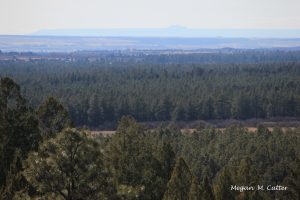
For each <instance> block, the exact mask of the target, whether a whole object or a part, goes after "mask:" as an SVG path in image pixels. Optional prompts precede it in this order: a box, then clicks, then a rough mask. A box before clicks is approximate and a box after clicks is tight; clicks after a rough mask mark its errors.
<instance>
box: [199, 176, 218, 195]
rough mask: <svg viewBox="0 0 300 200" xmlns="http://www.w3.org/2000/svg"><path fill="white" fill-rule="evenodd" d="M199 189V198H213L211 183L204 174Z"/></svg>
mask: <svg viewBox="0 0 300 200" xmlns="http://www.w3.org/2000/svg"><path fill="white" fill-rule="evenodd" d="M200 191H201V200H214V199H215V198H214V192H213V189H212V185H211V183H210V182H209V180H208V177H207V176H205V178H204V179H203V182H202V183H201V185H200Z"/></svg>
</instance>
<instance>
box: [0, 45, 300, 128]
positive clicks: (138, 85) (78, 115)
mask: <svg viewBox="0 0 300 200" xmlns="http://www.w3.org/2000/svg"><path fill="white" fill-rule="evenodd" d="M160 53H161V54H159V53H157V54H154V52H152V53H151V52H150V53H149V52H133V53H131V54H130V52H123V53H122V52H111V53H109V52H98V53H97V52H77V53H73V54H62V55H61V56H62V57H64V56H65V58H66V59H62V57H59V59H54V58H56V57H52V58H53V59H52V60H51V59H50V58H51V54H50V55H48V56H49V57H50V58H49V57H47V59H41V60H29V61H27V62H25V61H22V60H18V59H15V60H2V61H1V62H0V77H1V76H2V77H4V76H8V77H12V78H13V79H14V80H15V81H16V82H17V83H18V84H20V85H21V86H22V90H21V92H22V94H23V95H24V96H25V97H26V98H27V99H28V101H29V103H30V105H31V106H32V107H33V108H36V107H37V106H38V105H39V104H40V103H41V102H43V101H45V100H46V99H47V98H48V97H50V96H53V97H55V98H57V99H58V100H59V101H60V102H62V103H63V105H64V106H65V107H66V108H67V110H68V112H69V114H70V118H71V120H72V121H73V122H74V123H75V125H76V126H83V125H86V126H88V127H92V128H96V129H97V128H99V127H102V128H103V127H104V128H107V127H114V128H115V127H116V126H117V122H118V121H119V120H120V119H121V117H122V116H124V115H131V116H132V117H134V118H135V119H136V120H137V121H138V122H151V121H194V120H226V119H236V120H246V119H272V118H278V119H281V118H299V117H300V64H299V60H300V52H299V51H287V50H281V51H280V50H244V51H242V50H231V49H223V50H220V51H219V52H214V51H212V50H211V51H210V52H208V53H191V54H184V53H181V54H180V53H174V52H172V51H170V52H169V53H168V52H163V53H162V52H160ZM6 54H9V53H6ZM12 55H14V56H17V55H18V53H12ZM19 55H28V56H30V55H31V54H30V53H27V54H26V53H23V54H19ZM33 55H34V54H33ZM100 55H101V56H100ZM52 56H53V55H52ZM56 56H57V55H56ZM98 56H99V58H98V59H97V60H93V61H91V58H93V59H94V58H95V57H98Z"/></svg>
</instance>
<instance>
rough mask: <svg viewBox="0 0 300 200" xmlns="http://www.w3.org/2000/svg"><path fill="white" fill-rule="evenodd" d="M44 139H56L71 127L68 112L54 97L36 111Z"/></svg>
mask: <svg viewBox="0 0 300 200" xmlns="http://www.w3.org/2000/svg"><path fill="white" fill-rule="evenodd" d="M36 113H37V116H38V118H39V124H40V127H41V130H42V136H43V137H44V138H50V137H54V136H55V134H57V133H58V132H60V131H62V130H63V129H64V128H67V127H71V126H72V122H71V120H70V118H69V114H68V111H67V110H66V109H65V108H64V106H63V105H62V104H61V103H60V102H58V101H57V100H56V99H55V98H54V97H49V98H48V99H47V100H46V101H45V102H43V103H42V104H41V105H40V106H39V107H38V109H37V111H36Z"/></svg>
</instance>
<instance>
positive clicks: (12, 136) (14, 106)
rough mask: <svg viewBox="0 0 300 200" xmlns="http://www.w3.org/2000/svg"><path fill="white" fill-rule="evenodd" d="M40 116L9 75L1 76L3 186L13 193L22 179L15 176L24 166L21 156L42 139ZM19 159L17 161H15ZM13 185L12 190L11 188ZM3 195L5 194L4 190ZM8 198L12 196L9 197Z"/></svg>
mask: <svg viewBox="0 0 300 200" xmlns="http://www.w3.org/2000/svg"><path fill="white" fill-rule="evenodd" d="M40 139H41V137H40V132H39V129H38V120H37V119H36V116H35V115H34V112H33V111H32V109H30V108H29V107H28V105H27V104H26V101H25V99H24V98H23V97H22V96H21V92H20V87H19V85H17V84H16V83H15V82H14V81H13V80H12V79H10V78H1V79H0V160H1V164H0V190H1V191H6V193H7V194H8V193H10V194H11V195H13V193H14V192H15V191H17V190H18V189H20V188H19V187H18V186H20V184H23V182H22V181H18V180H16V179H15V178H14V177H16V176H18V175H17V174H18V173H19V171H20V170H21V169H22V164H20V160H22V159H24V158H26V156H27V153H28V152H29V151H32V150H35V149H36V148H37V146H38V142H39V141H40ZM15 161H16V162H17V163H19V164H16V165H14V164H13V163H16V162H15ZM11 189H12V190H11ZM2 195H3V194H2ZM8 199H9V198H8Z"/></svg>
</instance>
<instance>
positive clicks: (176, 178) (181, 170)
mask: <svg viewBox="0 0 300 200" xmlns="http://www.w3.org/2000/svg"><path fill="white" fill-rule="evenodd" d="M191 184H192V174H191V172H190V170H189V167H188V166H187V164H186V163H185V161H184V160H183V159H182V158H181V157H179V158H178V159H177V160H176V164H175V166H174V169H173V171H172V175H171V178H170V180H169V182H168V185H167V189H166V191H165V194H164V197H163V200H188V198H189V192H190V188H191Z"/></svg>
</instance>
